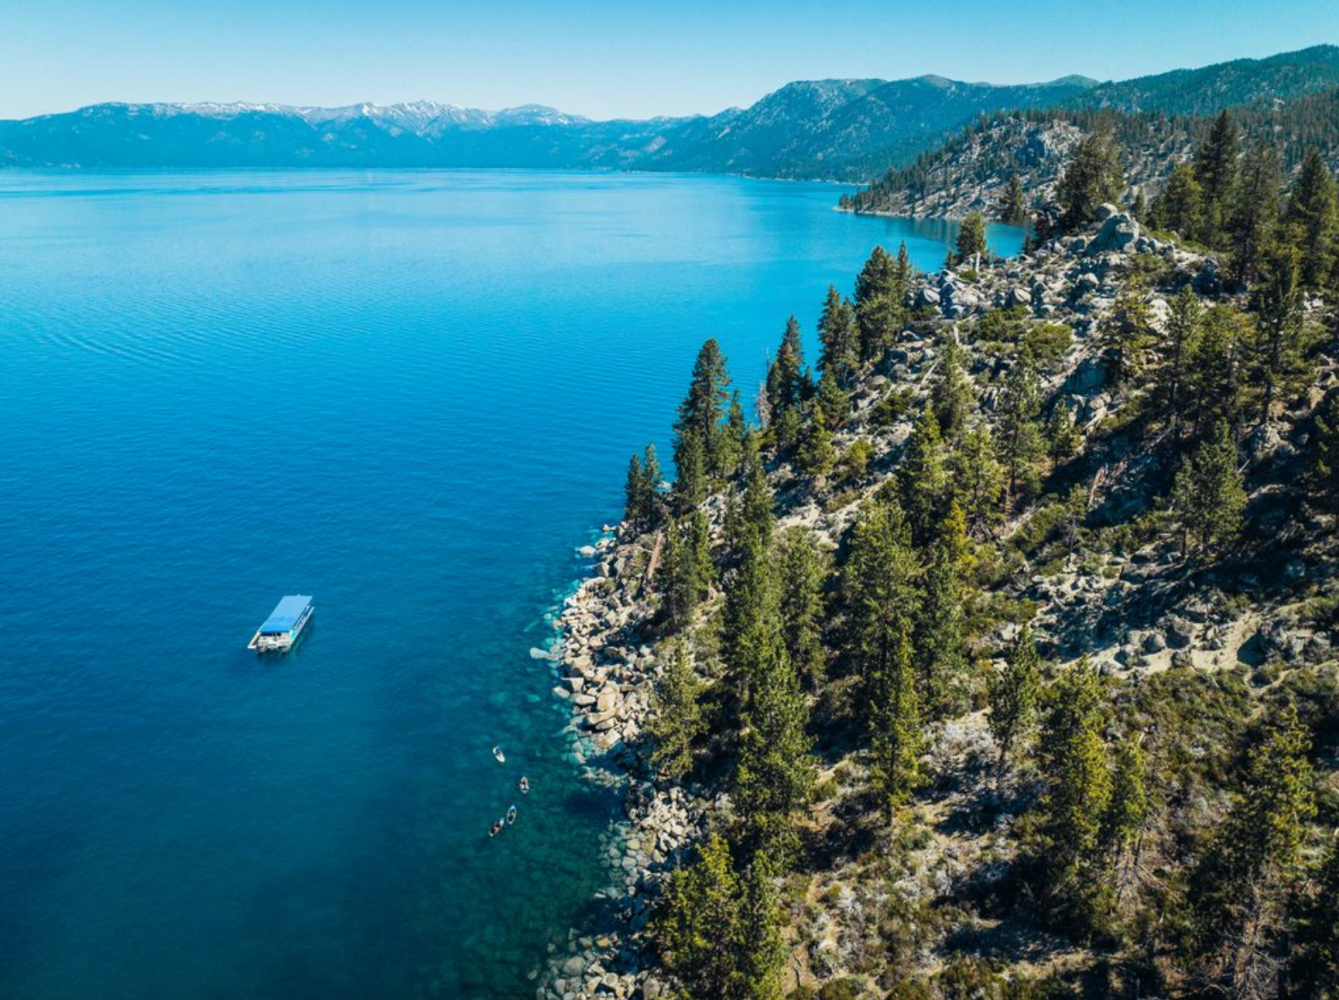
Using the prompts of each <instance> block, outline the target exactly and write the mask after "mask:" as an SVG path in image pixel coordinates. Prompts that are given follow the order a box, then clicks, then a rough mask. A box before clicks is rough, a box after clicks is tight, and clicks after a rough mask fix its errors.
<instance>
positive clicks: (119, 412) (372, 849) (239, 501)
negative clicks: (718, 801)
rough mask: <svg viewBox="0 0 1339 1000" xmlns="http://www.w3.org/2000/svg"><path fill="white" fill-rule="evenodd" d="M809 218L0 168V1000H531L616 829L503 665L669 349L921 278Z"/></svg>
mask: <svg viewBox="0 0 1339 1000" xmlns="http://www.w3.org/2000/svg"><path fill="white" fill-rule="evenodd" d="M836 195H837V191H836V190H835V189H834V188H831V187H827V186H822V185H804V184H789V183H770V182H760V181H748V180H742V179H735V178H709V177H668V176H636V175H632V176H628V175H593V174H572V173H569V174H559V173H552V174H550V173H524V172H387V173H359V172H349V173H342V172H311V173H305V172H285V173H210V172H203V173H140V174H133V173H115V174H59V173H0V352H2V354H0V664H2V666H0V942H3V944H0V996H4V997H15V998H24V1000H57V998H61V1000H64V998H71V1000H73V998H79V1000H86V998H89V997H99V998H102V1000H120V998H126V1000H131V998H133V1000H153V998H164V1000H166V998H171V1000H195V998H200V1000H231V998H244V997H245V998H269V997H276V998H277V997H321V998H323V1000H344V998H348V1000H354V998H358V1000H363V998H368V997H384V998H396V997H415V996H423V995H438V996H442V997H452V998H464V1000H472V998H484V997H487V998H506V997H512V996H528V995H530V993H531V990H532V988H533V987H532V986H531V985H530V984H529V981H528V979H527V976H528V975H529V974H530V973H532V972H533V971H534V970H535V969H536V968H538V967H539V966H540V965H541V963H543V962H544V961H545V958H546V949H547V948H548V946H549V945H551V944H554V943H557V944H561V943H562V941H564V940H565V937H566V933H567V929H568V928H569V927H570V926H571V925H572V923H573V921H575V920H578V919H579V917H580V915H581V912H582V909H583V905H584V904H585V903H586V900H587V899H588V898H589V896H590V894H591V892H592V890H593V889H594V888H596V887H597V886H598V885H600V884H602V882H603V879H602V874H603V872H602V870H601V868H600V865H599V858H598V847H597V843H596V841H597V837H598V834H599V833H600V832H601V831H602V830H603V829H604V827H605V825H606V823H607V822H608V820H609V819H610V817H611V816H612V815H613V812H614V810H615V807H616V802H615V800H614V798H613V797H612V795H611V794H610V793H608V792H603V791H600V790H598V789H595V788H593V787H591V786H589V785H588V784H585V783H583V782H582V781H580V780H579V778H578V776H577V774H576V772H575V770H574V768H573V767H572V766H571V765H570V764H569V763H568V762H567V761H566V760H565V759H564V756H563V754H564V751H565V748H566V747H565V744H564V742H563V739H562V737H561V730H562V728H563V726H564V725H565V723H566V718H565V717H564V715H563V714H562V712H561V710H560V709H559V707H558V706H557V705H556V704H555V703H554V702H553V700H552V698H551V696H550V695H549V693H548V692H549V688H550V686H551V684H552V681H551V678H550V674H549V670H548V667H547V665H546V664H545V663H544V662H542V661H537V660H533V659H531V658H530V656H529V655H528V650H529V649H530V647H532V646H535V645H538V644H540V643H541V642H543V641H544V640H545V639H546V638H547V637H548V636H549V635H550V633H551V629H550V628H549V626H548V625H547V624H546V623H545V622H544V620H543V615H544V613H545V612H546V611H547V610H548V609H549V608H551V607H552V605H553V603H554V601H555V600H556V599H557V598H558V597H560V596H561V594H562V593H564V592H565V590H566V589H567V588H568V587H570V586H571V583H572V581H573V579H574V578H575V577H576V576H577V575H578V574H579V573H580V572H581V569H582V567H581V564H580V563H579V562H577V561H576V560H575V558H574V549H575V547H577V546H579V545H581V544H583V543H585V542H587V541H588V540H590V538H591V530H592V528H593V526H596V525H598V524H600V523H601V522H602V521H605V520H609V519H612V518H614V517H616V516H617V513H618V510H619V506H620V503H621V497H620V491H621V486H622V477H623V473H624V471H625V468H626V462H627V456H628V454H629V453H630V452H631V451H632V450H633V449H634V448H637V447H640V446H641V445H643V444H644V443H645V442H646V441H648V440H650V439H656V440H659V441H661V442H662V444H663V443H664V442H665V439H666V428H667V425H668V422H669V420H670V419H671V418H672V415H673V414H672V411H673V407H674V405H675V404H676V403H677V401H678V399H679V398H680V396H681V394H682V390H683V388H684V385H685V383H686V379H687V376H688V372H689V369H690V367H691V364H692V360H693V357H694V354H695V353H696V351H697V348H698V346H699V345H700V343H701V342H702V340H703V339H704V338H705V337H707V336H716V337H718V338H719V339H720V341H721V343H722V346H723V347H724V349H725V351H726V353H727V355H728V356H729V358H730V360H731V362H732V367H733V370H734V372H735V374H736V377H737V382H738V384H739V385H740V386H741V387H742V388H743V389H744V390H745V394H746V395H751V394H752V391H753V390H754V388H755V387H756V386H757V384H758V381H759V379H760V377H761V374H762V369H763V363H764V352H765V351H766V350H767V349H769V348H771V347H773V346H774V344H775V343H776V342H777V341H778V340H779V337H780V334H781V331H782V328H783V326H784V321H785V318H786V316H787V315H788V314H790V313H792V312H794V313H796V314H797V315H798V316H799V317H800V319H801V321H802V323H804V324H805V327H806V330H811V329H812V326H813V322H814V320H815V318H816V316H817V313H818V309H819V306H820V305H821V302H822V296H823V292H824V290H825V289H826V286H827V284H828V282H829V281H835V282H837V283H838V284H839V285H840V286H841V287H843V288H848V289H849V286H850V283H851V281H852V279H853V276H854V274H855V271H856V270H857V269H858V267H859V265H860V263H861V262H862V261H863V259H864V258H865V256H866V255H867V254H868V252H869V250H870V248H871V247H872V246H873V245H874V244H875V243H877V242H884V243H885V244H886V245H890V246H893V247H895V246H896V243H897V241H898V240H900V239H902V238H906V239H908V241H909V244H910V249H911V252H912V255H913V257H914V258H915V259H916V260H917V262H918V263H919V264H920V265H922V266H924V267H935V266H937V265H938V264H939V262H940V261H941V260H942V258H943V255H944V241H945V240H946V239H948V238H949V237H950V236H951V235H952V233H951V231H950V230H949V228H948V227H946V226H943V225H934V224H919V225H916V226H912V225H911V224H908V223H903V222H898V221H892V220H874V219H867V218H854V217H852V216H849V215H843V214H838V213H836V212H833V211H832V210H831V205H832V204H833V202H834V201H835V199H836ZM993 235H994V236H995V237H997V238H998V239H999V247H998V248H999V249H1002V250H1006V251H1012V250H1015V249H1016V248H1017V243H1018V234H1017V233H1016V232H1012V231H1007V230H997V231H996V232H995V233H994V234H993ZM664 450H665V451H667V450H668V449H667V448H665V449H664ZM293 592H302V593H311V594H314V595H315V597H316V604H317V609H318V610H317V613H316V617H315V619H314V624H313V627H312V630H311V633H310V635H309V636H308V637H307V638H306V640H305V641H304V643H303V645H302V646H301V647H300V650H299V651H298V652H297V653H296V654H295V655H293V656H290V657H288V658H286V659H283V660H279V661H273V662H271V661H264V662H261V661H257V659H256V657H255V656H254V655H253V654H251V653H248V652H247V651H246V649H245V648H244V646H245V644H246V641H247V640H248V639H249V638H250V635H251V633H252V631H253V630H254V629H255V627H256V626H257V625H258V624H259V622H260V621H261V620H262V619H263V618H264V617H265V616H266V614H267V613H268V612H269V610H270V608H271V607H272V605H273V604H274V602H275V601H276V600H277V599H278V597H279V596H281V595H282V594H285V593H293ZM495 743H501V744H503V745H504V747H505V748H506V749H507V751H508V753H509V758H510V759H509V762H508V764H507V766H506V767H499V765H498V764H496V763H495V762H494V761H493V759H492V757H491V756H490V754H489V748H490V747H491V746H492V745H493V744H495ZM521 773H527V774H528V775H529V776H530V778H531V781H532V782H533V785H534V791H533V792H532V793H531V795H530V796H528V797H527V798H525V799H519V797H518V796H517V795H515V793H514V791H513V787H514V782H515V780H516V779H517V777H518V776H519V775H520V774H521ZM515 800H519V802H520V804H521V806H522V811H521V817H520V821H519V822H518V823H517V825H516V826H515V827H513V828H511V829H509V830H508V831H507V832H506V834H505V835H504V836H503V837H501V838H499V839H497V840H494V841H490V840H488V838H487V836H486V832H487V827H488V824H489V822H490V820H491V819H493V818H494V817H496V816H497V815H499V814H500V813H501V812H502V810H503V809H505V807H506V806H507V804H508V803H509V802H512V801H515Z"/></svg>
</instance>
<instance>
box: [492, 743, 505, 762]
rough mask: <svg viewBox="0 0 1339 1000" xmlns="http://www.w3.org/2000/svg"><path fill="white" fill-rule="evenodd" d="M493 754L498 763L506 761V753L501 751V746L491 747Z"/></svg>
mask: <svg viewBox="0 0 1339 1000" xmlns="http://www.w3.org/2000/svg"><path fill="white" fill-rule="evenodd" d="M493 756H494V757H496V758H497V762H498V763H499V764H505V763H507V755H506V754H505V753H503V752H502V748H501V747H493Z"/></svg>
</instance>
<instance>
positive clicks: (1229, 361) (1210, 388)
mask: <svg viewBox="0 0 1339 1000" xmlns="http://www.w3.org/2000/svg"><path fill="white" fill-rule="evenodd" d="M1253 338H1254V330H1253V328H1252V324H1251V322H1250V318H1249V317H1248V316H1246V314H1244V313H1242V312H1240V311H1238V310H1237V309H1234V308H1233V307H1232V306H1227V305H1218V306H1214V307H1212V308H1211V309H1209V310H1207V311H1206V312H1205V313H1204V314H1203V318H1202V321H1201V323H1200V331H1199V337H1198V339H1197V340H1196V342H1195V343H1194V344H1193V345H1192V348H1191V352H1190V366H1189V375H1188V378H1187V388H1188V389H1189V391H1190V396H1191V402H1192V405H1191V407H1190V411H1191V413H1192V414H1193V416H1194V433H1195V436H1196V437H1199V436H1200V435H1201V434H1202V433H1203V432H1204V430H1206V429H1207V428H1210V427H1212V426H1213V425H1214V424H1215V423H1216V422H1218V421H1223V422H1225V423H1227V424H1228V425H1229V426H1230V427H1234V426H1236V424H1237V421H1238V418H1239V415H1240V409H1241V396H1242V388H1241V383H1242V378H1241V367H1242V365H1241V357H1242V354H1243V351H1244V346H1245V345H1246V344H1248V343H1250V342H1251V341H1252V340H1253Z"/></svg>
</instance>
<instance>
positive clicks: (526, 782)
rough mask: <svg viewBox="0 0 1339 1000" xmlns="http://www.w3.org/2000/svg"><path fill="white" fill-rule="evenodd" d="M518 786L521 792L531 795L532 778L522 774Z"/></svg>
mask: <svg viewBox="0 0 1339 1000" xmlns="http://www.w3.org/2000/svg"><path fill="white" fill-rule="evenodd" d="M517 787H518V788H519V789H520V790H521V794H522V795H529V794H530V779H529V778H527V777H525V776H524V775H522V776H521V780H520V782H519V783H518V785H517Z"/></svg>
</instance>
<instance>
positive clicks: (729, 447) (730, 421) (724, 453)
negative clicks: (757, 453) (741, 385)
mask: <svg viewBox="0 0 1339 1000" xmlns="http://www.w3.org/2000/svg"><path fill="white" fill-rule="evenodd" d="M749 433H750V432H749V426H748V421H746V420H745V419H744V403H743V401H742V400H741V399H740V398H739V390H738V389H736V390H735V391H734V392H732V393H731V394H730V408H729V409H728V410H727V411H726V414H725V429H724V430H723V431H722V432H721V436H720V445H719V451H718V459H719V461H720V474H721V475H722V476H725V477H727V478H728V477H730V476H733V475H734V474H735V473H736V472H738V471H739V467H740V464H741V463H742V462H743V461H744V453H745V452H746V451H747V450H748V440H749Z"/></svg>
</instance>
